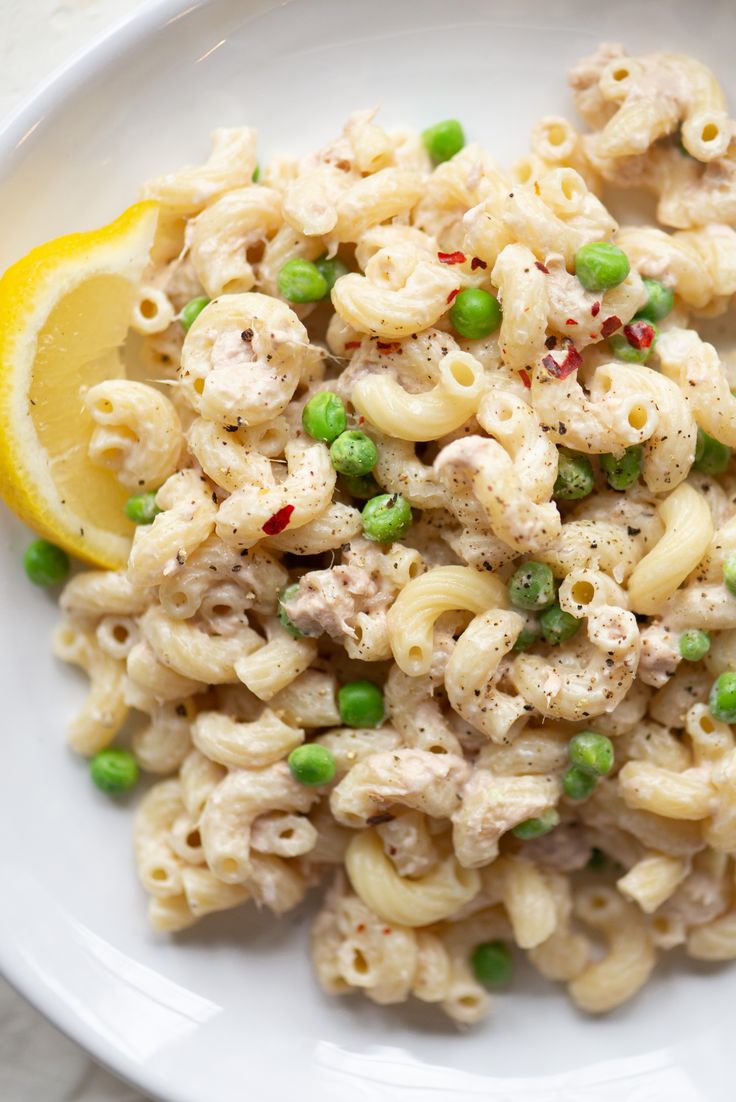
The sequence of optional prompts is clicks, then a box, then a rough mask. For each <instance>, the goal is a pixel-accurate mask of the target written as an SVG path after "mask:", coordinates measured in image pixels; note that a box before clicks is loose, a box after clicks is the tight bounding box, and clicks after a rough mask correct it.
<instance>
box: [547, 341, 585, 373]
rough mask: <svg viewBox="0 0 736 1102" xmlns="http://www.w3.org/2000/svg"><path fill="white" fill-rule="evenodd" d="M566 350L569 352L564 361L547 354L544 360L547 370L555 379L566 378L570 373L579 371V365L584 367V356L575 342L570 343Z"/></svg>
mask: <svg viewBox="0 0 736 1102" xmlns="http://www.w3.org/2000/svg"><path fill="white" fill-rule="evenodd" d="M566 352H567V354H566V356H565V358H564V360H563V361H562V363H558V362H557V360H556V359H555V358H554V356H545V357H544V359H543V360H542V363H543V364H544V366H545V367H546V368H547V371H549V373H550V375H553V376H554V377H555V379H566V378H567V376H568V375H572V373H573V371H577V369H578V368H579V367H582V363H583V357H582V356H581V355H580V353H579V352H578V350H577V348H576V347H575V345H574V344H570V345H568V347H567V349H566Z"/></svg>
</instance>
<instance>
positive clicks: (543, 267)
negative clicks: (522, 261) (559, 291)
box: [534, 260, 549, 275]
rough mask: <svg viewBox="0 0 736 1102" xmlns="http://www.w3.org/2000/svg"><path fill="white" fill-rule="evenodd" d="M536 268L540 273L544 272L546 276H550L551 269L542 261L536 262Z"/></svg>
mask: <svg viewBox="0 0 736 1102" xmlns="http://www.w3.org/2000/svg"><path fill="white" fill-rule="evenodd" d="M534 267H535V268H539V270H540V272H544V274H545V275H549V268H548V267H547V266H546V264H543V263H542V261H541V260H535V261H534Z"/></svg>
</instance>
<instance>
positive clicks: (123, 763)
mask: <svg viewBox="0 0 736 1102" xmlns="http://www.w3.org/2000/svg"><path fill="white" fill-rule="evenodd" d="M89 773H90V776H91V777H92V780H93V781H94V783H95V784H96V785H97V787H98V788H99V789H100V790H101V791H102V792H107V794H108V796H122V795H123V793H124V792H130V790H131V788H135V785H136V782H137V781H138V762H137V761H136V760H135V758H134V757H133V755H132V754H131V753H130V751H129V750H122V749H121V748H120V747H117V746H111V747H109V748H108V749H107V750H100V752H99V754H95V756H94V757H93V758H92V760H91V762H90V763H89Z"/></svg>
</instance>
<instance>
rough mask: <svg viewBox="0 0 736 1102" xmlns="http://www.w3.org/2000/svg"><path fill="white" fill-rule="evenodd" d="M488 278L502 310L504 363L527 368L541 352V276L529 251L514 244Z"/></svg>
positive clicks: (543, 307) (543, 322)
mask: <svg viewBox="0 0 736 1102" xmlns="http://www.w3.org/2000/svg"><path fill="white" fill-rule="evenodd" d="M491 278H492V280H493V282H494V283H495V285H496V286H497V287H498V290H499V297H500V299H501V305H502V306H503V319H502V321H501V331H500V334H499V343H500V347H501V356H502V357H503V362H504V363H505V364H507V365H508V366H509V367H511V368H524V367H528V366H529V365H530V364H533V363H534V362H535V361H536V360H537V359H538V358H539V357H540V356H541V355H542V354H543V350H544V338H545V333H546V329H547V312H548V301H547V285H546V282H545V277H544V273H543V272H541V271H540V270H539V268H537V266H536V258H535V256H534V253H533V252H532V251H531V250H530V249H528V248H527V247H526V246H525V245H520V244H513V245H507V246H506V247H505V248H504V249H503V250H502V251H501V253H500V254H499V256H498V260H497V261H496V263H495V264H494V266H493V272H492V274H491Z"/></svg>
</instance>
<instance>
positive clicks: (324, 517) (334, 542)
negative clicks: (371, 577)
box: [267, 501, 361, 555]
mask: <svg viewBox="0 0 736 1102" xmlns="http://www.w3.org/2000/svg"><path fill="white" fill-rule="evenodd" d="M292 529H293V530H292ZM360 532H361V522H360V513H359V512H358V510H357V509H355V508H354V507H353V506H351V505H343V504H342V503H341V502H339V501H333V502H332V504H331V505H328V506H327V507H326V508H325V509H324V510H323V511H322V512H321V513H320V514H319V515H318V516H317V517H315V518H314V520H310V521H307V523H306V524H302V525H301V527H299V528H294V527H293V524H291V525H290V526H289V527H288V528H287V529H286V530H285V531H284V532H282V533H281V535H279V536H271V537H269V539H268V541H267V546H268V547H272V548H274V550H276V551H287V552H290V553H291V554H292V555H319V554H321V553H322V552H323V551H333V550H334V549H335V548H337V547H342V545H343V544H345V543H349V542H350V540H351V539H354V538H355V536H357V535H359V534H360Z"/></svg>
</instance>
